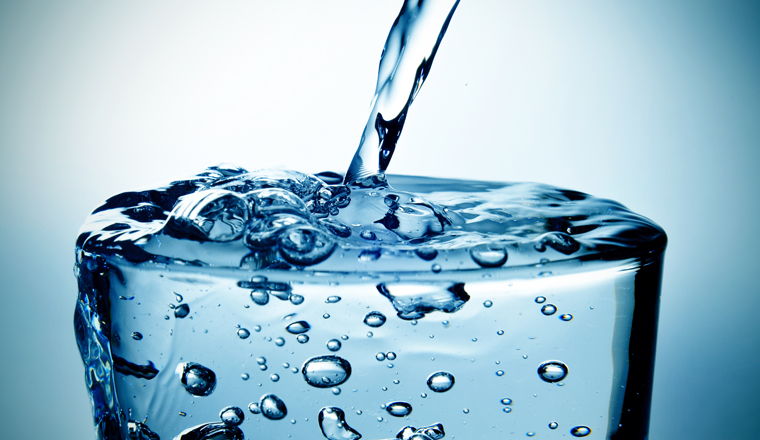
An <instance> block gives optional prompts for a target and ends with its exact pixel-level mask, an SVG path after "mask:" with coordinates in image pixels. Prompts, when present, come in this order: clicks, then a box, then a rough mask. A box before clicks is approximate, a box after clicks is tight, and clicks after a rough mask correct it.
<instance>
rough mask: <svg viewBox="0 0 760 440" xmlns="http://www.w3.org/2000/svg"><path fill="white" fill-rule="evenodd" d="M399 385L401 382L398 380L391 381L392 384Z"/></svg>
mask: <svg viewBox="0 0 760 440" xmlns="http://www.w3.org/2000/svg"><path fill="white" fill-rule="evenodd" d="M400 383H401V381H400V380H398V379H394V380H393V384H394V385H398V384H400Z"/></svg>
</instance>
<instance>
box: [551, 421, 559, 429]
mask: <svg viewBox="0 0 760 440" xmlns="http://www.w3.org/2000/svg"><path fill="white" fill-rule="evenodd" d="M558 426H559V423H557V422H551V423H549V429H557V427H558Z"/></svg>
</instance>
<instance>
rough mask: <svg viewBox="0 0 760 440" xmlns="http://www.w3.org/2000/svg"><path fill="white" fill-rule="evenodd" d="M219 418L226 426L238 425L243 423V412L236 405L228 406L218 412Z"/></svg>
mask: <svg viewBox="0 0 760 440" xmlns="http://www.w3.org/2000/svg"><path fill="white" fill-rule="evenodd" d="M219 418H220V419H221V420H222V423H224V424H225V425H227V426H238V425H240V424H241V423H243V419H245V414H244V413H243V410H242V409H240V408H238V407H237V406H228V407H227V408H224V409H223V410H222V411H221V412H220V413H219Z"/></svg>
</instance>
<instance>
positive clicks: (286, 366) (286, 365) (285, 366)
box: [282, 362, 290, 369]
mask: <svg viewBox="0 0 760 440" xmlns="http://www.w3.org/2000/svg"><path fill="white" fill-rule="evenodd" d="M282 368H286V369H287V368H290V364H289V363H287V362H285V363H284V364H282Z"/></svg>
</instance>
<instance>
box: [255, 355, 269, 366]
mask: <svg viewBox="0 0 760 440" xmlns="http://www.w3.org/2000/svg"><path fill="white" fill-rule="evenodd" d="M256 363H257V364H259V365H264V364H266V363H267V358H265V357H264V356H260V357H257V358H256Z"/></svg>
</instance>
